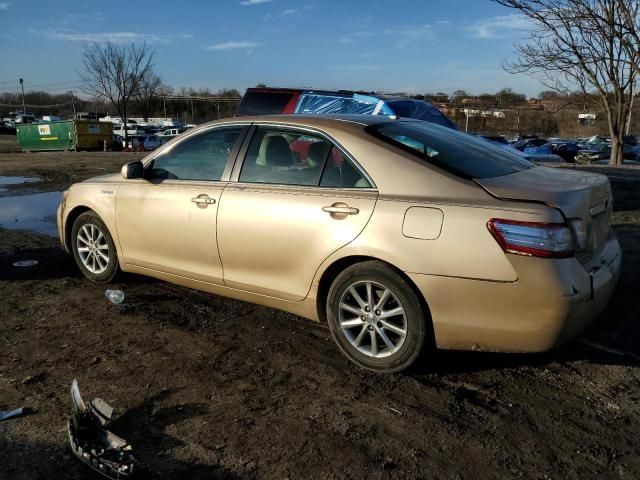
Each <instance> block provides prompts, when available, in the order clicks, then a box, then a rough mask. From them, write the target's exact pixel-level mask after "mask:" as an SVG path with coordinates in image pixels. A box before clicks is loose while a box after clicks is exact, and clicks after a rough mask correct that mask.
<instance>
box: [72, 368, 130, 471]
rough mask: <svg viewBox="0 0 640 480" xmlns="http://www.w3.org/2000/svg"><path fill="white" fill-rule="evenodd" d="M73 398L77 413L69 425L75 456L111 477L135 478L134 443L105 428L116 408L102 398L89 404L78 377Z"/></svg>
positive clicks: (74, 385)
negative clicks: (79, 385)
mask: <svg viewBox="0 0 640 480" xmlns="http://www.w3.org/2000/svg"><path fill="white" fill-rule="evenodd" d="M71 400H72V402H73V407H74V409H75V412H76V413H75V415H74V416H73V417H71V420H69V426H68V428H69V442H70V444H71V450H72V451H73V453H74V454H75V456H76V457H78V458H79V459H80V460H81V461H82V462H83V463H85V464H86V465H88V466H89V467H91V468H92V469H94V470H95V471H96V472H98V473H100V474H102V475H104V476H105V477H107V478H112V479H114V480H119V479H120V480H121V479H127V478H131V476H132V475H133V473H134V470H136V464H137V462H136V459H135V458H134V456H133V453H132V450H133V449H132V447H131V445H129V443H128V442H127V441H126V440H124V439H123V438H120V437H118V436H117V435H115V434H113V433H111V432H110V431H109V430H107V429H106V428H105V425H107V424H108V423H109V421H110V420H111V416H112V415H113V408H112V407H111V406H109V405H108V404H107V403H106V402H105V401H104V400H102V399H100V398H94V399H93V400H92V401H91V402H90V403H89V404H88V405H87V404H85V403H84V401H83V400H82V396H81V395H80V390H79V388H78V381H77V380H74V381H73V384H72V385H71Z"/></svg>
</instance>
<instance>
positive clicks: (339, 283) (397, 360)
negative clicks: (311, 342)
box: [327, 261, 427, 372]
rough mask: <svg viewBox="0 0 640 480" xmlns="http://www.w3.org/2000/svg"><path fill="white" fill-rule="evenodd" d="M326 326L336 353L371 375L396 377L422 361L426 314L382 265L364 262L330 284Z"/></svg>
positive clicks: (406, 287) (411, 293)
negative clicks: (343, 355) (374, 373)
mask: <svg viewBox="0 0 640 480" xmlns="http://www.w3.org/2000/svg"><path fill="white" fill-rule="evenodd" d="M327 321H328V323H329V328H330V330H331V334H332V336H333V338H334V340H335V341H336V343H337V344H338V346H339V347H340V349H341V350H342V351H343V353H345V354H346V355H347V357H348V358H349V359H350V360H352V361H353V362H355V363H357V364H358V365H360V366H361V367H364V368H367V369H369V370H375V371H380V372H398V371H400V370H403V369H405V368H407V367H409V366H410V365H411V364H412V363H413V362H414V361H415V360H416V359H417V358H418V356H419V355H420V353H421V351H422V349H423V346H424V343H425V334H426V324H427V323H426V319H425V312H424V311H423V308H422V306H421V304H420V300H419V298H418V296H417V295H416V293H415V292H414V290H413V289H412V288H411V286H410V285H409V284H408V283H407V281H406V280H405V279H404V278H402V277H401V276H400V275H399V274H398V273H396V272H395V271H394V270H393V269H391V268H390V267H388V266H386V265H385V264H383V263H381V262H376V261H370V262H363V263H359V264H356V265H352V266H351V267H349V268H347V269H345V270H344V271H343V272H342V273H340V274H339V275H338V276H337V277H336V279H335V280H334V282H333V284H332V285H331V288H330V290H329V295H328V298H327Z"/></svg>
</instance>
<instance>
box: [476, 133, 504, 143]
mask: <svg viewBox="0 0 640 480" xmlns="http://www.w3.org/2000/svg"><path fill="white" fill-rule="evenodd" d="M480 136H481V137H482V138H484V139H486V140H491V141H492V142H496V143H504V144H505V145H509V142H508V141H507V139H506V138H504V137H503V136H502V135H480Z"/></svg>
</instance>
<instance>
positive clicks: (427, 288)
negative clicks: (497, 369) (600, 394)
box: [408, 232, 622, 352]
mask: <svg viewBox="0 0 640 480" xmlns="http://www.w3.org/2000/svg"><path fill="white" fill-rule="evenodd" d="M509 260H510V261H511V263H512V264H513V267H514V269H515V270H516V272H518V280H517V281H516V282H507V283H501V282H487V281H478V280H471V279H462V278H452V277H438V276H432V275H421V274H413V273H409V274H408V275H409V277H410V278H411V279H412V280H413V282H414V283H415V284H416V285H417V287H418V288H419V289H420V290H421V292H422V293H423V295H424V297H425V299H426V301H427V303H428V305H429V308H430V311H431V317H432V320H433V326H434V333H435V340H436V345H437V346H438V348H443V349H460V350H474V349H478V350H487V351H507V352H508V351H511V352H540V351H545V350H549V349H550V348H553V347H554V346H557V345H560V344H562V343H564V342H566V341H567V340H570V339H571V338H573V337H575V336H576V335H578V334H580V333H581V332H582V331H584V330H585V329H586V328H587V327H588V326H589V324H591V323H592V322H593V321H594V320H595V319H596V318H597V317H598V316H599V315H600V314H601V313H602V311H603V310H604V309H605V307H606V306H607V304H608V302H609V299H610V298H611V295H612V294H613V291H614V290H615V286H616V284H617V281H618V278H619V276H620V266H621V260H622V255H621V252H620V245H619V244H618V241H617V239H616V237H615V235H614V234H613V232H611V234H610V235H609V238H608V240H607V242H606V245H605V246H604V248H603V249H602V251H601V252H600V255H599V256H598V258H597V260H596V261H594V262H592V263H591V265H590V271H587V270H585V268H584V267H583V266H582V265H581V264H580V263H579V262H578V261H577V260H576V259H575V258H567V259H559V260H552V259H542V258H534V257H525V256H517V255H509Z"/></svg>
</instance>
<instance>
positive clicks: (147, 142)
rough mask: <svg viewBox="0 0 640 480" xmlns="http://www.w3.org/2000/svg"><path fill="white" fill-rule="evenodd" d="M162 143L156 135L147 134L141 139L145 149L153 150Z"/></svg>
mask: <svg viewBox="0 0 640 480" xmlns="http://www.w3.org/2000/svg"><path fill="white" fill-rule="evenodd" d="M163 143H164V142H163V141H162V139H161V138H160V137H158V136H156V135H147V136H145V137H144V138H143V140H142V144H143V145H144V149H145V150H155V149H156V148H158V147H159V146H160V145H162V144H163Z"/></svg>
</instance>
